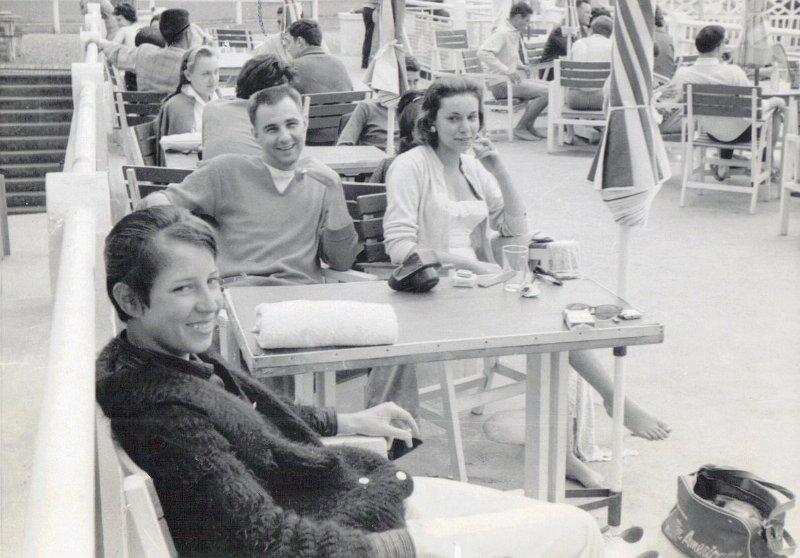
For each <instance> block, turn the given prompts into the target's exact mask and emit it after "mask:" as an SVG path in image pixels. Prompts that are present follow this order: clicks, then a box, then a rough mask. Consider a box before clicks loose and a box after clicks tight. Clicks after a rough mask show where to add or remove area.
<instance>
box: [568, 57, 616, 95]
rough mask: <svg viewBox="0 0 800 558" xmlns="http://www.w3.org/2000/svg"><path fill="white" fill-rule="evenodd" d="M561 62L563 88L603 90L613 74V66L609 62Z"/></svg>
mask: <svg viewBox="0 0 800 558" xmlns="http://www.w3.org/2000/svg"><path fill="white" fill-rule="evenodd" d="M559 62H560V64H561V67H560V74H559V78H560V85H561V86H562V87H580V88H582V89H602V88H603V85H604V84H605V82H606V79H607V78H608V76H609V74H610V73H611V64H609V63H607V62H575V61H573V60H563V59H562V60H559Z"/></svg>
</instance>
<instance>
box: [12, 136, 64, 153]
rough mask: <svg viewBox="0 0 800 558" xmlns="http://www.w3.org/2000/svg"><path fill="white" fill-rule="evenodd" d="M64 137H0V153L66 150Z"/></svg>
mask: <svg viewBox="0 0 800 558" xmlns="http://www.w3.org/2000/svg"><path fill="white" fill-rule="evenodd" d="M67 140H69V137H65V136H21V137H5V138H3V137H0V151H34V150H40V149H42V150H51V149H62V150H65V151H66V149H67Z"/></svg>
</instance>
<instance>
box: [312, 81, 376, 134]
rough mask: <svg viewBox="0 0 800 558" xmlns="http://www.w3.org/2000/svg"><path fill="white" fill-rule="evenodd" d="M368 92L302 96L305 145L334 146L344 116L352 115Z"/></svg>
mask: <svg viewBox="0 0 800 558" xmlns="http://www.w3.org/2000/svg"><path fill="white" fill-rule="evenodd" d="M371 95H372V93H371V92H370V91H340V92H335V93H312V94H308V95H303V112H304V113H305V115H306V118H307V119H308V130H307V131H306V144H307V145H336V140H337V139H338V138H339V125H340V122H341V120H342V117H343V116H344V115H347V114H350V113H352V112H353V111H354V110H355V108H356V105H357V104H358V102H359V101H362V100H364V99H367V98H369V97H370V96H371Z"/></svg>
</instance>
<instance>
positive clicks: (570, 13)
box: [561, 0, 581, 57]
mask: <svg viewBox="0 0 800 558" xmlns="http://www.w3.org/2000/svg"><path fill="white" fill-rule="evenodd" d="M565 10H566V13H565V14H564V23H563V24H562V25H561V33H562V34H563V35H564V36H565V37H567V57H569V54H570V51H571V50H572V41H574V40H576V39H577V38H578V37H580V31H581V22H580V20H579V19H578V7H577V6H576V3H575V0H567V5H566V8H565Z"/></svg>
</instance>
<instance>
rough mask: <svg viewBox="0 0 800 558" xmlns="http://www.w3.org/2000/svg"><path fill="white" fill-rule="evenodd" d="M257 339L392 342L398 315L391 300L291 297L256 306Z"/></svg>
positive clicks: (268, 345) (277, 345)
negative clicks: (369, 300) (391, 304)
mask: <svg viewBox="0 0 800 558" xmlns="http://www.w3.org/2000/svg"><path fill="white" fill-rule="evenodd" d="M253 332H254V333H255V334H256V342H257V343H258V346H259V347H261V348H262V349H295V348H308V347H328V346H334V345H338V346H343V345H346V346H359V345H391V344H392V343H395V342H396V341H397V315H395V313H394V308H392V307H391V306H390V305H389V304H376V303H370V302H356V301H352V300H289V301H285V302H270V303H263V304H259V305H258V306H256V325H255V327H254V328H253Z"/></svg>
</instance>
